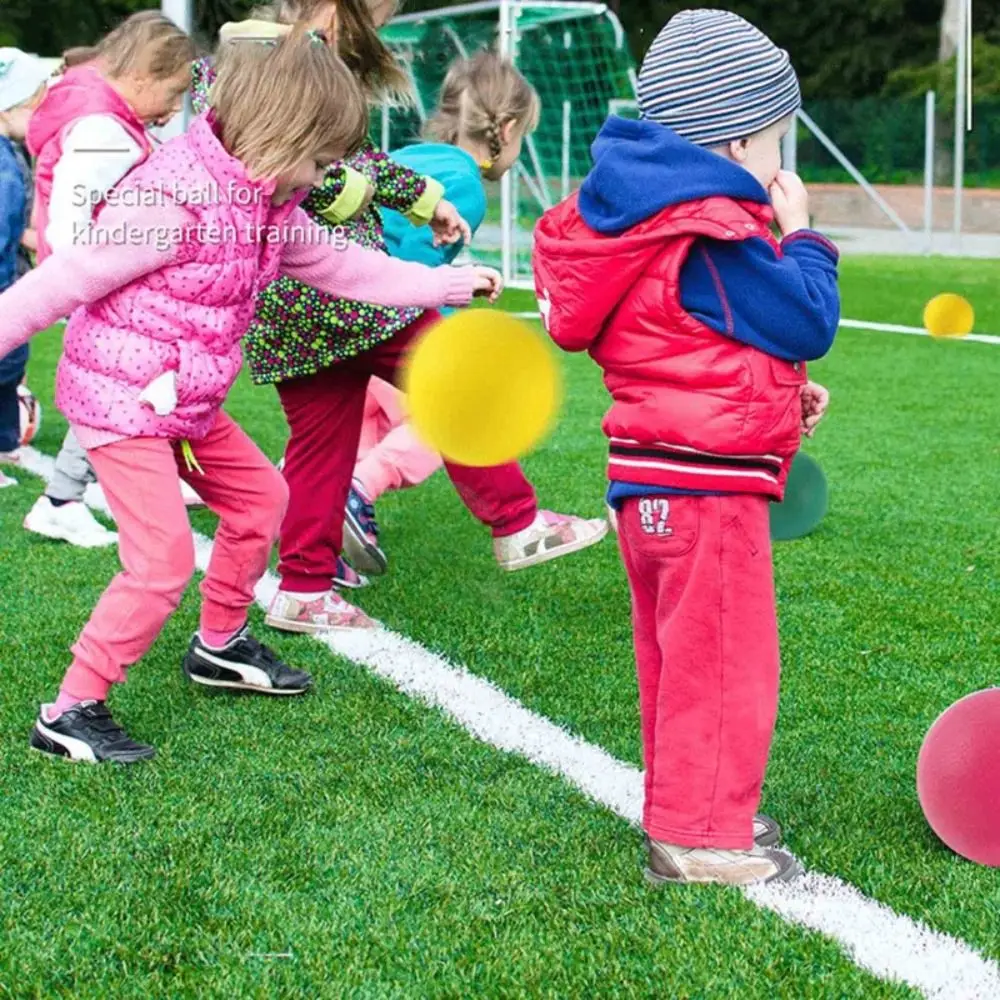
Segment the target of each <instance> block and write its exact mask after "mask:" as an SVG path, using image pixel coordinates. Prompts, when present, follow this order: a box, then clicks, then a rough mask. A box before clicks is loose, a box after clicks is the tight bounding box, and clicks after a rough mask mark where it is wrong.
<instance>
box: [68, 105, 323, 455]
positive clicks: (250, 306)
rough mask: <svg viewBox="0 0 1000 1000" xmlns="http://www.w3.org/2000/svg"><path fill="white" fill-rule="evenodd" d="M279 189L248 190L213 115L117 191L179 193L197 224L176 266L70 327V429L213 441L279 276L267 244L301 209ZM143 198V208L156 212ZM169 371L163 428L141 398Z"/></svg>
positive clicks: (256, 186) (147, 217) (257, 185)
mask: <svg viewBox="0 0 1000 1000" xmlns="http://www.w3.org/2000/svg"><path fill="white" fill-rule="evenodd" d="M274 187H275V184H274V181H252V180H250V178H249V177H248V175H247V171H246V167H245V166H244V165H243V164H242V163H241V162H240V161H239V160H236V159H234V158H233V157H232V156H230V155H229V154H228V153H227V152H226V150H225V149H224V148H223V146H222V144H221V142H220V141H219V139H218V136H217V134H216V130H215V123H214V119H213V117H212V113H211V112H209V114H208V115H203V116H201V117H199V118H197V119H195V121H194V122H193V123H192V125H191V128H190V129H189V130H188V132H187V133H185V134H184V135H182V136H179V137H178V138H176V139H173V140H171V141H170V142H168V143H167V144H165V145H164V146H162V147H160V148H159V149H157V150H156V151H155V152H154V153H153V154H152V156H150V157H149V159H148V160H146V162H145V163H143V164H142V165H141V166H139V167H137V168H136V169H135V170H133V171H132V172H131V173H130V174H129V175H128V177H126V178H125V180H124V181H123V182H122V183H121V184H120V185H119V186H118V188H116V192H115V193H116V197H117V196H120V197H122V198H123V199H125V198H130V197H133V195H132V192H133V191H134V192H147V193H148V192H153V193H154V194H155V198H157V199H159V198H164V199H165V198H169V197H170V196H171V192H175V191H177V190H178V189H182V190H183V191H184V192H185V194H184V197H183V199H181V198H178V199H177V200H178V202H180V201H181V200H183V205H184V208H185V209H186V211H187V212H188V213H190V215H191V216H192V220H191V224H190V226H189V227H187V229H186V231H185V232H184V233H183V234H178V235H180V236H181V239H180V243H179V245H180V255H179V257H178V258H176V259H175V261H174V263H171V264H169V265H167V266H165V267H163V268H161V269H160V270H157V271H153V272H151V273H150V274H147V275H145V276H144V277H142V278H139V279H137V280H135V281H133V282H131V283H130V284H128V285H125V286H124V287H122V288H120V289H118V290H117V291H115V292H112V293H111V294H110V295H108V296H106V297H105V298H103V299H101V300H99V301H97V302H94V303H92V304H91V305H88V306H84V307H81V308H80V309H78V310H77V311H76V312H75V313H74V314H73V316H72V317H71V318H70V321H69V324H68V326H67V327H66V335H65V339H64V353H63V358H62V361H61V362H60V364H59V371H58V377H57V386H56V403H57V405H58V407H59V409H60V410H61V411H62V412H63V413H64V414H65V416H66V419H67V420H69V422H70V423H71V424H82V425H84V426H86V427H91V428H94V429H97V430H104V431H109V432H113V433H117V434H121V435H123V436H125V437H163V438H171V439H175V440H177V439H190V440H193V441H197V440H198V439H199V438H201V437H204V435H205V434H207V433H208V431H209V430H211V428H212V426H213V424H214V423H215V419H216V416H217V415H218V411H219V408H220V407H221V405H222V402H223V400H224V399H225V397H226V393H227V392H228V391H229V388H230V386H231V385H232V384H233V382H234V381H235V379H236V376H237V375H238V374H239V370H240V365H241V363H242V353H241V351H240V339H241V338H242V337H243V335H244V334H245V333H246V331H247V328H248V326H249V325H250V321H251V319H252V318H253V315H254V309H255V306H256V300H257V295H258V293H259V292H260V291H261V289H262V288H264V286H266V285H267V284H269V283H270V282H271V281H273V280H274V278H275V277H276V276H277V273H278V267H279V264H280V260H281V251H282V246H281V243H280V242H268V241H267V240H266V239H261V238H260V234H262V233H263V234H268V233H274V232H276V231H277V228H279V227H283V226H284V225H285V223H286V221H287V219H288V216H289V215H290V214H291V213H292V212H293V211H294V210H295V208H296V207H297V205H298V203H299V202H300V201H301V200H302V198H301V197H298V198H293V199H292V200H291V201H289V202H286V203H285V204H284V205H280V206H274V205H272V204H271V194H272V193H273V191H274ZM303 196H304V195H303ZM134 197H135V198H136V200H137V201H138V203H140V204H145V203H146V202H147V201H148V200H149V198H148V197H146V196H144V195H143V194H141V193H137V194H135V195H134ZM124 203H126V204H129V203H131V202H124ZM158 216H159V209H158V208H157V207H155V206H154V207H151V208H148V209H143V212H142V217H141V218H140V219H139V220H138V221H137V227H138V228H140V229H143V230H146V228H147V222H148V228H153V227H156V226H157V225H158ZM98 218H100V216H98ZM168 371H174V372H176V379H177V397H178V405H177V408H176V409H175V411H174V412H173V413H171V414H169V415H167V416H162V417H161V416H157V415H156V414H155V413H154V411H153V410H152V409H150V408H149V407H148V406H147V405H145V404H144V403H141V402H140V401H139V398H138V397H139V395H140V394H141V393H142V391H143V390H144V389H145V388H146V387H147V386H148V385H149V383H150V382H152V381H153V380H154V379H156V378H158V377H159V376H160V375H162V374H164V373H165V372H168Z"/></svg>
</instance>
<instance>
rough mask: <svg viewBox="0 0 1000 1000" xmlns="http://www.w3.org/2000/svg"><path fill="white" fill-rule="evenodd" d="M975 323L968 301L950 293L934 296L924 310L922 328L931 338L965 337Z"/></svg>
mask: <svg viewBox="0 0 1000 1000" xmlns="http://www.w3.org/2000/svg"><path fill="white" fill-rule="evenodd" d="M975 322H976V314H975V311H974V310H973V308H972V305H971V303H970V302H969V300H968V299H965V298H962V296H961V295H954V294H953V293H951V292H947V293H945V294H944V295H936V296H935V297H934V298H933V299H931V300H930V302H928V303H927V305H926V307H925V308H924V328H925V329H926V330H927V332H928V333H929V334H930V335H931V336H932V337H965V336H967V335H968V334H970V333H972V327H973V326H974V324H975Z"/></svg>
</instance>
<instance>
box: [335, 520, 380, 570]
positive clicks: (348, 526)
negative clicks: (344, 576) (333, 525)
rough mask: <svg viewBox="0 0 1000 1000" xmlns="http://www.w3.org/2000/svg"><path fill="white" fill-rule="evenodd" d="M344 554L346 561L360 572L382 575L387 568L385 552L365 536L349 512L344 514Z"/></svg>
mask: <svg viewBox="0 0 1000 1000" xmlns="http://www.w3.org/2000/svg"><path fill="white" fill-rule="evenodd" d="M344 555H345V556H346V557H347V561H348V562H349V563H350V564H351V565H352V566H353V567H354V568H355V569H356V570H357V571H358V572H359V573H362V574H365V573H367V574H368V575H369V576H383V575H384V574H385V571H386V570H387V569H388V568H389V560H388V559H386V556H385V553H384V552H383V551H382V550H381V549H380V548H378V547H377V546H375V545H372V544H371V542H369V541H368V539H367V538H365V536H364V534H363V533H362V531H361V529H360V527H359V526H358V525H357V524H356V523H355V521H354V519H353V518H352V517H351V515H350V514H345V516H344Z"/></svg>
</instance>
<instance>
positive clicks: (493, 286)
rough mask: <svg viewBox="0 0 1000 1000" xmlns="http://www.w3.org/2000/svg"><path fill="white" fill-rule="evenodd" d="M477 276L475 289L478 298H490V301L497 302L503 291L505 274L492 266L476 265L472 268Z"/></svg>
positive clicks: (474, 293)
mask: <svg viewBox="0 0 1000 1000" xmlns="http://www.w3.org/2000/svg"><path fill="white" fill-rule="evenodd" d="M472 271H473V274H474V275H475V277H476V281H475V291H474V292H473V295H475V297H476V298H488V299H489V300H490V302H496V300H497V299H498V298H500V293H501V292H502V291H503V275H502V274H501V273H500V272H499V271H494V270H493V268H492V267H480V266H478V265H477V266H475V267H473V268H472Z"/></svg>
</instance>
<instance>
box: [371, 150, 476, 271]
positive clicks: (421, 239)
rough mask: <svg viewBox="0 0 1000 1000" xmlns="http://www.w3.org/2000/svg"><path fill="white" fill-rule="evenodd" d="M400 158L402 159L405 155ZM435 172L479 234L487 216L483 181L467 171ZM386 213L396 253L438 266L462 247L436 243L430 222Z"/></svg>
mask: <svg viewBox="0 0 1000 1000" xmlns="http://www.w3.org/2000/svg"><path fill="white" fill-rule="evenodd" d="M400 160H401V162H402V157H400ZM413 169H419V168H416V167H414V168H413ZM431 176H432V177H434V179H435V180H437V181H439V182H440V183H441V184H442V185H443V187H444V197H445V198H446V199H447V200H448V201H450V202H451V203H452V204H453V205H454V206H455V208H457V209H458V211H459V214H460V215H461V216H462V218H463V219H465V221H466V222H468V224H469V228H470V229H471V230H472V232H473V235H475V232H476V230H477V229H479V227H480V226H481V225H482V224H483V220H484V219H485V218H486V195H485V194H484V192H483V185H482V181H481V180H480V179H479V178H478V177H475V176H470V175H469V174H468V173H467V172H465V171H461V172H459V171H440V172H434V173H432V174H431ZM383 216H384V218H383V223H384V226H385V240H386V244H387V245H388V247H389V253H390V254H391V255H392V256H393V257H398V258H399V259H400V260H411V261H415V262H416V263H418V264H428V265H429V266H431V267H438V266H439V265H441V264H450V263H451V262H452V261H453V260H454V259H455V258H456V257H457V256H458V254H459V253H460V251H461V250H462V247H463V244H462V243H455V244H452V245H451V246H440V247H436V246H434V233H433V232H432V231H431V229H430V227H429V226H414V225H413V224H412V223H411V222H409V221H408V220H407V219H405V218H404V217H403V216H402V215H400V214H399V213H398V212H392V211H384V212H383Z"/></svg>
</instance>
